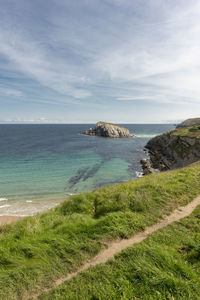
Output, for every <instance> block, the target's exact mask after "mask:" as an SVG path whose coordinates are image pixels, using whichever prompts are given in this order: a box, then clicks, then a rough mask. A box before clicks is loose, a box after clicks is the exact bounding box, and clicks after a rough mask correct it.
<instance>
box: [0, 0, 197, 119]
mask: <svg viewBox="0 0 200 300" xmlns="http://www.w3.org/2000/svg"><path fill="white" fill-rule="evenodd" d="M0 7H1V10H0V122H20V123H21V122H33V123H49V122H50V123H94V122H96V121H99V120H104V121H110V122H119V123H120V122H121V123H149V122H150V123H151V122H153V123H154V122H155V123H159V122H162V123H166V122H177V121H178V120H183V119H186V118H189V117H199V116H200V1H199V0H198V1H196V0H190V1H188V0H176V1H174V0H145V1H144V0H134V1H133V0H73V1H71V0H48V1H42V0H34V1H33V0H17V1H16V0H12V1H11V0H0Z"/></svg>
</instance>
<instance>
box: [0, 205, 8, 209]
mask: <svg viewBox="0 0 200 300" xmlns="http://www.w3.org/2000/svg"><path fill="white" fill-rule="evenodd" d="M9 206H10V204H5V205H0V208H4V207H9Z"/></svg>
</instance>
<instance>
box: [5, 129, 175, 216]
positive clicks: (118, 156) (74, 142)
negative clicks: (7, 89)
mask: <svg viewBox="0 0 200 300" xmlns="http://www.w3.org/2000/svg"><path fill="white" fill-rule="evenodd" d="M120 125H124V126H125V127H126V128H128V129H129V130H130V133H132V134H135V135H136V137H134V138H123V139H109V138H103V137H96V136H86V135H83V134H81V132H83V131H84V130H87V129H89V128H90V127H93V126H94V124H0V140H1V144H0V166H1V167H0V215H22V216H26V215H33V214H35V213H38V212H42V211H45V210H47V209H49V208H52V207H54V206H55V205H57V204H58V203H60V202H62V201H64V200H65V199H66V198H67V197H68V196H70V195H72V194H78V193H81V192H86V191H91V190H93V189H96V188H99V187H103V186H107V185H111V184H117V183H120V182H124V181H128V180H133V179H136V178H137V177H140V176H141V172H142V169H141V165H140V160H141V159H142V158H146V154H145V152H144V151H143V149H144V146H145V145H146V143H147V142H148V140H149V139H150V138H151V137H153V136H156V135H158V134H162V133H163V132H165V131H168V130H172V129H173V128H174V125H173V124H120Z"/></svg>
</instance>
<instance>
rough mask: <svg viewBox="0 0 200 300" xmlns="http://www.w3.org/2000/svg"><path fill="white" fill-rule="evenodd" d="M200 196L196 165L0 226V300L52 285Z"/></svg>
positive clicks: (73, 199)
mask: <svg viewBox="0 0 200 300" xmlns="http://www.w3.org/2000/svg"><path fill="white" fill-rule="evenodd" d="M199 193H200V163H196V164H194V165H191V166H189V167H187V168H184V169H179V170H175V171H170V172H165V173H160V174H155V175H151V176H146V177H144V178H141V179H138V180H134V181H130V182H127V183H123V184H120V185H116V186H111V187H106V188H102V189H99V190H96V191H93V192H91V193H85V194H81V195H77V196H72V197H70V199H69V200H67V201H66V202H64V203H63V204H62V205H60V206H59V207H58V208H56V209H54V210H51V211H49V212H47V213H45V214H41V215H37V216H35V217H29V218H27V219H24V220H22V221H20V222H19V223H18V224H16V225H7V226H3V227H1V228H0V299H17V298H18V299H21V298H22V295H25V294H26V291H27V290H28V291H29V293H30V292H32V291H34V290H36V289H37V290H40V289H41V290H42V288H43V287H44V286H48V285H49V286H51V282H52V280H55V279H56V278H58V277H61V276H62V275H63V274H66V273H67V272H70V271H71V270H75V269H76V268H78V267H79V266H80V265H81V264H83V262H84V261H85V260H86V259H88V258H89V257H92V256H94V255H95V254H97V253H98V252H99V251H100V249H101V248H102V247H103V244H104V242H105V241H106V240H108V239H114V238H117V237H122V238H128V237H130V236H131V235H133V234H134V233H135V232H138V231H141V230H143V229H144V228H145V227H146V226H148V225H150V224H153V223H156V222H157V221H158V219H159V218H161V217H162V214H167V213H169V212H171V211H172V210H173V209H174V208H175V207H177V206H179V205H184V204H186V203H188V202H189V201H191V200H192V199H193V198H194V197H195V196H197V195H198V194H199Z"/></svg>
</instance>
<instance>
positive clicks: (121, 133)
mask: <svg viewBox="0 0 200 300" xmlns="http://www.w3.org/2000/svg"><path fill="white" fill-rule="evenodd" d="M83 134H86V135H91V136H92V135H95V136H103V137H109V138H130V137H134V135H133V134H130V132H129V130H128V129H127V128H125V127H122V126H120V125H116V124H112V123H107V122H101V121H100V122H97V123H96V125H95V127H94V128H90V129H89V130H86V131H84V132H83Z"/></svg>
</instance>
